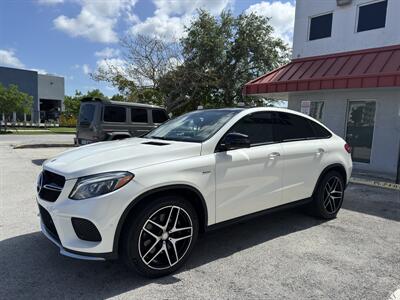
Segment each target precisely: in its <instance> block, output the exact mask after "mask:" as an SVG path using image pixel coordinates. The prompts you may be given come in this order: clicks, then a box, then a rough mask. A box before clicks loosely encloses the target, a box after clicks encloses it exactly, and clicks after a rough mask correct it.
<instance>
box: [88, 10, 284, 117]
mask: <svg viewBox="0 0 400 300" xmlns="http://www.w3.org/2000/svg"><path fill="white" fill-rule="evenodd" d="M185 31H186V35H185V37H184V38H182V39H181V40H180V42H179V44H178V43H166V42H164V41H162V40H161V39H157V38H153V37H148V36H141V35H137V36H134V37H130V38H125V39H124V40H122V41H121V46H122V47H123V48H124V49H125V52H124V55H123V59H122V60H121V61H119V64H115V61H114V63H112V61H111V60H110V61H109V64H108V65H107V66H106V67H105V68H104V67H102V68H99V69H98V70H97V71H96V72H95V73H94V74H93V75H92V77H93V78H94V79H95V80H101V81H107V82H109V83H111V84H112V85H113V86H115V87H117V88H118V90H119V92H120V93H121V94H123V95H124V96H125V97H126V98H127V99H128V100H129V101H138V102H147V103H151V104H157V105H163V106H165V107H166V108H167V110H168V111H172V112H174V113H182V112H185V111H188V110H193V109H196V108H197V107H198V106H199V105H202V106H203V107H206V108H212V107H225V106H234V105H237V104H238V103H239V102H245V103H246V104H249V105H255V104H256V105H267V103H270V102H271V100H269V102H267V100H268V99H262V98H256V97H243V95H242V88H243V85H244V84H245V83H246V82H248V81H250V80H252V79H254V78H256V77H258V76H260V75H261V74H264V73H266V72H268V71H271V70H272V69H275V68H277V67H279V66H280V65H282V64H283V63H285V62H287V61H288V58H289V49H288V48H287V46H286V45H285V44H284V42H283V41H282V40H281V39H279V38H275V37H273V28H272V26H271V25H270V23H269V19H268V18H266V17H261V16H258V15H256V14H254V13H251V14H241V15H239V16H237V17H235V16H233V15H232V13H231V12H229V11H226V12H223V13H221V15H220V16H218V17H215V16H212V15H211V14H210V13H208V12H207V11H204V10H199V12H198V16H197V17H196V19H194V20H193V21H192V23H191V24H190V26H189V27H187V28H185Z"/></svg>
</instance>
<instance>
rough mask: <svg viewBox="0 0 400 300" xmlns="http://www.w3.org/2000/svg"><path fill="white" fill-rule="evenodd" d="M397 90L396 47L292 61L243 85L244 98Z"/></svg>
mask: <svg viewBox="0 0 400 300" xmlns="http://www.w3.org/2000/svg"><path fill="white" fill-rule="evenodd" d="M376 87H400V45H396V46H389V47H383V48H373V49H366V50H360V51H352V52H343V53H336V54H331V55H324V56H314V57H307V58H301V59H293V60H292V62H290V63H289V64H287V65H285V66H283V67H281V68H279V69H276V70H274V71H272V72H270V73H267V74H265V75H263V76H261V77H259V78H256V79H254V80H252V81H250V82H248V83H246V84H245V86H244V88H243V93H244V94H245V95H257V94H274V93H287V92H297V91H315V90H327V89H358V88H376Z"/></svg>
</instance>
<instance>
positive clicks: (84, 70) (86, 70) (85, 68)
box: [82, 64, 92, 75]
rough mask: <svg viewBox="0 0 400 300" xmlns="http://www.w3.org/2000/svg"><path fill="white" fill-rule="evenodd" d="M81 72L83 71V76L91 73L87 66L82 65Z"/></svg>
mask: <svg viewBox="0 0 400 300" xmlns="http://www.w3.org/2000/svg"><path fill="white" fill-rule="evenodd" d="M82 71H83V74H85V75H88V74H89V73H90V72H92V70H91V69H90V67H89V65H88V64H83V65H82Z"/></svg>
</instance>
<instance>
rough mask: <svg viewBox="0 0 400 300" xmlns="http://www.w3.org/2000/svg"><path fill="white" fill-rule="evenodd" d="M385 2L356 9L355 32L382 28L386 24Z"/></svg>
mask: <svg viewBox="0 0 400 300" xmlns="http://www.w3.org/2000/svg"><path fill="white" fill-rule="evenodd" d="M386 10H387V0H385V1H379V2H375V3H372V4H367V5H362V6H360V7H359V8H358V22H357V32H361V31H367V30H372V29H377V28H383V27H385V24H386Z"/></svg>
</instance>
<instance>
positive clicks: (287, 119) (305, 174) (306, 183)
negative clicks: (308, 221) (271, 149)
mask: <svg viewBox="0 0 400 300" xmlns="http://www.w3.org/2000/svg"><path fill="white" fill-rule="evenodd" d="M275 129H276V132H277V135H278V136H279V139H280V141H281V145H282V156H281V159H282V161H283V164H284V167H283V181H282V202H283V203H289V202H293V201H296V200H301V199H305V198H308V197H310V196H311V195H312V193H313V191H314V187H315V184H316V182H317V180H318V177H319V175H320V174H321V172H322V169H323V165H324V164H323V159H324V155H325V151H326V144H325V142H324V140H322V139H317V138H315V133H314V130H313V128H312V127H311V121H310V120H309V119H307V118H304V117H302V116H299V115H296V114H291V113H283V112H280V113H279V122H278V124H277V126H276V127H275Z"/></svg>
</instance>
